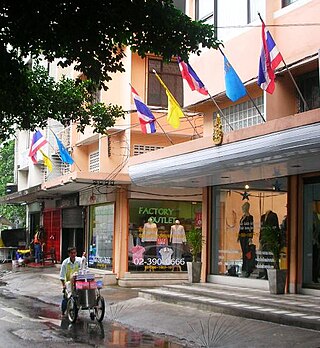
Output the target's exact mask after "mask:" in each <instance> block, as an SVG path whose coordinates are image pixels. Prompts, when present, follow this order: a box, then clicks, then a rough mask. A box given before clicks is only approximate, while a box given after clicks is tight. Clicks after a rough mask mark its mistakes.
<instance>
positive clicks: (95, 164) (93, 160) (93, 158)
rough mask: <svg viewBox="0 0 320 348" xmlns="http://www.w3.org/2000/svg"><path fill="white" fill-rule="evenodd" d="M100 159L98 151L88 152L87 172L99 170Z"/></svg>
mask: <svg viewBox="0 0 320 348" xmlns="http://www.w3.org/2000/svg"><path fill="white" fill-rule="evenodd" d="M99 170H100V160H99V151H96V152H92V153H90V154H89V172H99Z"/></svg>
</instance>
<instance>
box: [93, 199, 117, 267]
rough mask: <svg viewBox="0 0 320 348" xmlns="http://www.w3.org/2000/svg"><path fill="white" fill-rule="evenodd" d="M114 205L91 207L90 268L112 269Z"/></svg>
mask: <svg viewBox="0 0 320 348" xmlns="http://www.w3.org/2000/svg"><path fill="white" fill-rule="evenodd" d="M113 234H114V205H113V204H104V205H98V206H92V207H90V238H89V241H90V244H89V266H90V267H93V268H101V269H108V270H111V269H112V265H113Z"/></svg>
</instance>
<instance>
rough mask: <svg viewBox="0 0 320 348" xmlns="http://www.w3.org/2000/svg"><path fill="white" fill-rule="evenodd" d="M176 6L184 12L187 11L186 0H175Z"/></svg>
mask: <svg viewBox="0 0 320 348" xmlns="http://www.w3.org/2000/svg"><path fill="white" fill-rule="evenodd" d="M173 4H174V6H175V7H176V8H177V9H178V10H180V11H181V12H183V13H186V0H173Z"/></svg>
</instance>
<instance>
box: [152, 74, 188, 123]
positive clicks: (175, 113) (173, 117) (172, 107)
mask: <svg viewBox="0 0 320 348" xmlns="http://www.w3.org/2000/svg"><path fill="white" fill-rule="evenodd" d="M153 72H154V74H155V75H156V78H157V79H158V80H159V82H160V83H161V85H162V87H163V88H164V89H165V91H166V94H167V97H168V115H167V121H168V123H169V124H170V125H171V126H172V127H173V128H179V126H180V118H181V117H184V114H183V111H182V109H181V107H180V105H179V103H178V102H177V101H176V99H175V98H174V96H173V95H172V94H171V92H170V91H169V89H168V87H167V86H166V85H165V84H164V82H163V81H162V80H161V79H160V77H159V75H158V74H157V73H156V71H155V70H153Z"/></svg>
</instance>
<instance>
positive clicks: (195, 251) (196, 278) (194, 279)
mask: <svg viewBox="0 0 320 348" xmlns="http://www.w3.org/2000/svg"><path fill="white" fill-rule="evenodd" d="M186 239H187V245H188V247H189V250H190V252H191V255H192V262H187V269H188V279H189V282H190V283H199V282H200V277H201V266H202V263H201V261H199V260H198V256H199V254H200V252H201V249H202V244H203V239H202V231H201V229H200V228H195V227H194V228H192V229H191V230H190V231H189V232H187V233H186Z"/></svg>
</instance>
